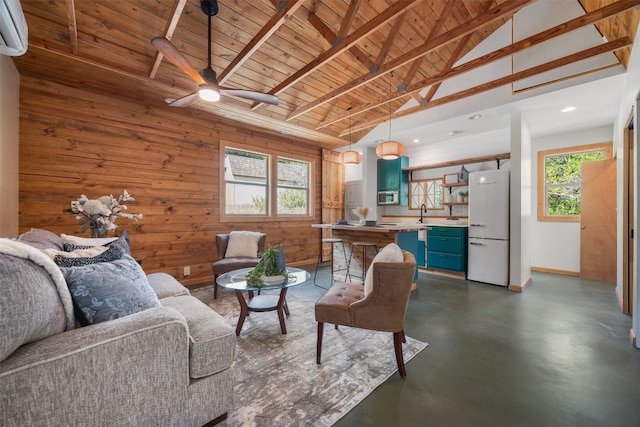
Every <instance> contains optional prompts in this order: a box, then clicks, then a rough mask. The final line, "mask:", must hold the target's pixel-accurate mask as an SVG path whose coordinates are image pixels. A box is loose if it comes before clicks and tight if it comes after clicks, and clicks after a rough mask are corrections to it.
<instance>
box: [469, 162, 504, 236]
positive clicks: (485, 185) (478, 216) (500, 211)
mask: <svg viewBox="0 0 640 427" xmlns="http://www.w3.org/2000/svg"><path fill="white" fill-rule="evenodd" d="M469 237H479V238H483V237H488V238H491V239H508V238H509V172H508V171H504V170H492V171H481V172H472V173H471V174H470V175H469Z"/></svg>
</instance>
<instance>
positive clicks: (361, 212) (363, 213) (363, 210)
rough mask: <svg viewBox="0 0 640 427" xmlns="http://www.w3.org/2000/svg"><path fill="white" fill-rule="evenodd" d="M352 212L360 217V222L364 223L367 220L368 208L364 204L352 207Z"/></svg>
mask: <svg viewBox="0 0 640 427" xmlns="http://www.w3.org/2000/svg"><path fill="white" fill-rule="evenodd" d="M353 213H354V214H355V215H356V216H357V217H358V218H360V224H362V225H364V223H365V222H366V220H367V214H368V213H369V208H368V207H366V206H359V207H357V208H355V209H353Z"/></svg>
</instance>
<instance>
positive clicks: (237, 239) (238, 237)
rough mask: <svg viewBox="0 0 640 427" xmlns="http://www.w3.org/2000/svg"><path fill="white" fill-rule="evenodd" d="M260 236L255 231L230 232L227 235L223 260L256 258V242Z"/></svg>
mask: <svg viewBox="0 0 640 427" xmlns="http://www.w3.org/2000/svg"><path fill="white" fill-rule="evenodd" d="M260 236H261V234H260V233H258V232H256V231H232V232H231V233H229V244H227V251H226V252H225V254H224V257H225V258H237V257H246V258H257V257H258V241H259V240H260Z"/></svg>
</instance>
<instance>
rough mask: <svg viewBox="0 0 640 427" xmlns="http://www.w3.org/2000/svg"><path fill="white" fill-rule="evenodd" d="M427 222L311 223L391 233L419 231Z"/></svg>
mask: <svg viewBox="0 0 640 427" xmlns="http://www.w3.org/2000/svg"><path fill="white" fill-rule="evenodd" d="M426 226H427V224H393V225H390V224H384V223H383V224H380V225H360V224H311V227H314V228H330V229H332V230H348V231H357V230H360V231H367V232H373V233H389V232H392V233H393V232H395V233H399V232H403V231H417V230H422V229H423V228H425V227H426Z"/></svg>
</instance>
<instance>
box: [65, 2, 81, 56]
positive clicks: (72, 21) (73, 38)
mask: <svg viewBox="0 0 640 427" xmlns="http://www.w3.org/2000/svg"><path fill="white" fill-rule="evenodd" d="M67 20H68V21H69V41H70V42H71V52H73V53H74V54H76V55H77V54H78V26H77V23H76V6H75V0H67Z"/></svg>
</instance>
